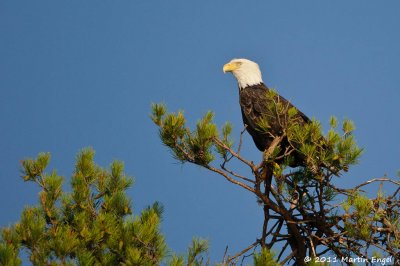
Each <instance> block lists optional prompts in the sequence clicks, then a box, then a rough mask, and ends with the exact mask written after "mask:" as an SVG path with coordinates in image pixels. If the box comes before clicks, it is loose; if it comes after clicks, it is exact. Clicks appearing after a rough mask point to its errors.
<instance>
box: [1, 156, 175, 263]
mask: <svg viewBox="0 0 400 266" xmlns="http://www.w3.org/2000/svg"><path fill="white" fill-rule="evenodd" d="M93 158H94V151H93V150H92V149H84V150H82V151H81V152H80V153H79V155H78V156H77V158H76V165H75V170H74V173H73V175H72V177H71V186H72V190H71V192H64V191H63V189H62V185H63V177H61V176H59V175H58V174H57V172H56V171H52V172H50V173H48V172H46V171H45V169H46V167H47V165H48V164H49V161H50V154H49V153H40V154H39V155H38V156H37V158H36V159H26V160H23V161H22V173H23V179H24V180H25V181H29V182H34V183H36V184H37V185H39V186H40V188H41V191H40V193H39V205H38V206H33V207H27V208H25V209H24V211H23V212H22V215H21V220H20V221H19V222H17V223H16V224H15V225H13V226H11V227H6V228H3V229H2V231H1V238H0V265H9V266H14V265H20V264H21V263H22V260H21V259H20V254H19V253H20V251H21V249H24V250H26V251H27V252H28V255H29V260H30V262H31V263H32V264H33V265H38V266H39V265H40V266H43V265H159V264H160V263H161V261H162V260H163V259H165V258H166V255H167V247H166V244H165V240H164V236H163V235H162V233H161V232H160V221H161V215H162V212H163V207H162V206H161V205H160V204H159V203H157V202H156V203H154V204H153V205H152V206H149V207H147V208H146V209H145V210H143V211H142V212H141V213H140V214H137V215H134V214H132V206H131V201H130V199H129V198H128V197H127V195H126V189H127V188H129V187H130V186H131V185H132V184H133V179H132V178H131V177H129V176H127V175H125V173H124V165H123V163H122V162H119V161H114V162H113V163H112V164H111V166H110V168H109V169H104V168H101V167H100V166H98V165H96V164H95V163H94V160H93Z"/></svg>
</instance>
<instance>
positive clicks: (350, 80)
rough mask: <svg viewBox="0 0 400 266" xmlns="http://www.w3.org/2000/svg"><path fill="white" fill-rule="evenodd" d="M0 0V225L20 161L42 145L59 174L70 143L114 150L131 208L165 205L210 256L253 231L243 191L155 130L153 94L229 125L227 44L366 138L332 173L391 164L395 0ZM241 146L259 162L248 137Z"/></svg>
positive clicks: (256, 225)
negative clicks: (130, 182) (181, 153)
mask: <svg viewBox="0 0 400 266" xmlns="http://www.w3.org/2000/svg"><path fill="white" fill-rule="evenodd" d="M189 2H191V1H53V0H51V1H50V0H48V1H1V2H0V36H1V37H0V122H1V123H0V151H1V152H0V184H1V186H0V225H1V226H4V225H9V224H11V223H13V222H15V221H17V220H18V219H19V214H20V213H21V211H22V209H23V207H24V206H26V205H28V204H31V205H32V204H36V203H37V193H38V189H37V187H36V186H34V185H33V184H25V183H23V181H22V179H21V178H20V177H19V161H20V160H21V159H23V158H26V157H31V156H36V154H37V153H38V152H41V151H49V152H51V154H52V162H51V166H50V168H49V169H52V168H55V169H57V170H58V172H59V174H61V175H63V176H65V177H66V182H67V183H68V180H69V177H70V175H71V172H72V169H73V164H74V157H75V155H76V153H77V152H78V151H79V150H80V149H82V148H83V147H87V146H91V147H93V148H94V149H95V150H96V152H97V154H96V161H97V162H98V163H99V164H100V165H102V166H108V165H109V164H110V163H111V161H112V160H113V159H120V160H123V161H124V162H125V166H126V172H127V173H128V174H130V175H132V176H134V177H135V180H136V183H135V185H134V187H133V188H132V189H130V190H129V196H131V197H132V198H133V204H134V208H135V212H136V213H137V212H139V211H140V210H141V209H143V208H144V207H145V206H146V205H148V204H151V203H152V202H154V201H155V200H158V201H160V202H162V203H163V204H164V206H165V215H164V220H163V225H162V229H163V232H164V233H165V235H166V238H167V242H168V244H169V246H170V247H171V248H172V249H174V250H175V251H178V252H183V251H184V250H185V249H186V247H187V245H188V243H189V242H190V241H191V238H192V236H194V235H197V236H202V237H204V238H208V239H209V240H210V242H211V253H210V255H211V258H212V261H217V260H220V259H221V258H222V256H223V252H224V249H225V246H226V245H229V250H230V252H231V253H234V252H235V251H238V250H240V249H241V248H243V247H245V246H246V245H247V244H250V243H252V242H253V241H254V240H255V239H256V238H257V237H258V236H259V232H260V225H261V224H262V218H261V208H260V207H259V206H258V205H257V204H256V199H255V198H254V197H253V196H252V195H248V194H247V193H245V192H244V191H242V190H241V189H239V188H237V187H234V186H233V185H231V184H229V183H227V182H226V181H225V180H223V179H222V178H221V177H219V176H216V175H213V174H210V173H208V172H207V171H206V170H203V169H201V168H199V167H197V166H193V165H180V164H178V163H176V162H175V161H174V160H173V159H172V158H171V156H170V153H169V151H168V150H167V149H166V148H165V147H164V146H163V145H162V144H161V143H160V140H159V138H158V132H157V129H156V127H155V126H154V125H153V124H152V122H151V120H150V119H149V113H150V104H151V103H152V102H161V101H162V102H165V103H166V104H167V105H168V107H169V109H170V110H173V111H175V110H178V109H183V110H185V114H186V116H187V118H188V120H191V123H192V124H193V123H194V121H195V120H197V119H198V118H199V117H200V116H202V115H203V113H204V112H206V111H207V110H214V111H215V113H216V121H217V122H218V123H220V124H222V123H223V122H224V121H227V120H228V121H231V122H232V123H233V124H234V135H235V137H236V139H237V138H238V136H239V132H240V130H241V129H242V122H241V115H240V110H239V105H238V93H237V88H236V81H235V80H234V78H233V77H232V76H231V75H224V74H223V73H222V65H223V64H224V63H226V62H227V61H229V60H230V59H232V58H234V57H246V58H249V59H252V60H254V61H256V62H258V63H259V65H260V67H261V69H262V71H263V74H264V81H265V83H267V84H268V85H269V86H271V87H274V88H276V89H277V90H278V92H279V93H280V94H282V95H283V96H284V97H286V98H287V99H290V100H291V101H292V102H293V103H294V104H295V105H296V106H297V107H298V108H299V109H301V110H302V111H303V112H304V113H306V114H307V115H308V116H310V117H315V118H316V119H318V120H321V121H322V122H323V125H324V126H325V129H326V128H327V124H328V119H329V117H330V116H331V115H335V116H337V117H338V118H339V119H343V118H350V119H352V120H353V121H354V122H355V124H356V127H357V131H356V132H355V135H356V138H357V140H358V143H359V144H360V145H361V146H362V147H364V148H365V153H364V155H363V157H362V159H361V162H360V164H359V165H358V166H356V167H354V168H352V169H350V172H349V173H347V174H346V175H343V176H342V177H341V178H340V180H339V181H338V183H340V184H341V185H342V186H351V185H353V184H356V183H360V182H362V181H363V180H366V179H367V178H371V177H380V176H382V175H383V174H385V173H387V174H388V175H389V176H391V177H394V176H395V174H396V172H397V171H398V170H399V169H400V164H399V158H400V144H399V143H400V142H399V141H398V132H399V130H400V124H399V116H398V110H399V99H400V90H399V84H400V63H399V62H400V31H399V27H400V16H399V12H400V2H398V1H384V2H382V1H290V2H288V1H287V2H285V3H284V2H282V1H251V2H249V1H248V2H245V1H241V2H239V1H236V2H235V3H234V1H201V3H200V2H196V3H194V2H191V3H189ZM244 145H245V149H244V155H245V156H246V157H248V158H249V159H251V160H254V161H258V160H259V159H260V158H261V154H260V153H259V152H258V150H257V149H256V148H255V147H254V145H253V143H252V141H251V139H250V138H249V137H248V136H246V138H245V140H244Z"/></svg>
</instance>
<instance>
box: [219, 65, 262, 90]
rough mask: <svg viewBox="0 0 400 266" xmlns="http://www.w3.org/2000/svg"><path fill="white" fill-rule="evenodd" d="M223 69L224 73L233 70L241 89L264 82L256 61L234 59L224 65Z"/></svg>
mask: <svg viewBox="0 0 400 266" xmlns="http://www.w3.org/2000/svg"><path fill="white" fill-rule="evenodd" d="M223 71H224V73H226V72H232V74H233V75H234V76H235V77H236V79H237V81H238V84H239V88H240V89H243V88H246V87H249V86H253V85H258V84H261V83H262V82H263V81H262V76H261V71H260V67H259V66H258V64H257V63H256V62H253V61H250V60H248V59H244V58H241V59H232V60H231V61H230V62H229V63H227V64H225V65H224V68H223Z"/></svg>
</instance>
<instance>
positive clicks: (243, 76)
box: [233, 69, 263, 89]
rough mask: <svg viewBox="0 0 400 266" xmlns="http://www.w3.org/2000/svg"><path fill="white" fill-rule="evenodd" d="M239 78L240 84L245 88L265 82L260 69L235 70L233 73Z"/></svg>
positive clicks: (241, 87)
mask: <svg viewBox="0 0 400 266" xmlns="http://www.w3.org/2000/svg"><path fill="white" fill-rule="evenodd" d="M233 74H234V75H235V77H236V79H237V82H238V85H239V88H240V89H244V88H246V87H249V86H253V85H259V84H261V83H263V80H262V77H261V71H259V70H258V69H257V70H256V71H251V72H248V71H246V72H244V71H240V70H238V71H235V72H234V73H233Z"/></svg>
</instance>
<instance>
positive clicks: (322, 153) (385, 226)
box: [151, 95, 400, 265]
mask: <svg viewBox="0 0 400 266" xmlns="http://www.w3.org/2000/svg"><path fill="white" fill-rule="evenodd" d="M268 97H272V98H273V95H272V96H271V95H270V96H268V95H267V98H268ZM272 98H271V99H272ZM268 108H271V110H269V111H270V112H269V113H276V114H277V117H280V118H282V119H280V123H281V125H280V126H281V127H282V128H283V131H282V132H281V135H276V136H273V137H274V141H273V142H272V143H271V145H270V147H267V149H266V150H265V151H264V154H263V155H264V156H263V159H262V161H261V162H260V163H259V164H255V163H253V162H252V161H250V160H248V159H246V158H244V157H243V156H242V155H241V154H240V150H241V145H242V134H243V132H244V130H243V131H242V134H241V135H240V140H239V143H238V144H237V145H236V146H235V145H234V142H233V140H232V136H231V135H232V125H231V124H230V123H226V124H225V125H224V126H222V128H221V129H218V126H217V125H216V124H215V123H214V122H213V118H214V114H213V112H207V113H206V114H205V115H204V117H203V118H202V119H200V120H199V121H198V122H197V124H196V127H195V128H194V129H191V128H189V127H188V126H187V125H186V118H185V116H184V115H183V112H182V111H180V112H178V113H170V112H168V111H167V109H166V106H165V105H164V104H153V106H152V115H151V118H152V120H153V122H154V123H155V124H156V125H157V126H158V128H159V135H160V139H161V141H162V143H163V144H164V145H166V146H167V147H168V148H169V149H170V150H171V151H172V155H173V157H174V158H175V159H177V160H178V161H180V162H182V163H187V162H188V163H193V164H196V165H199V166H201V167H204V168H206V169H208V170H209V171H211V172H214V173H217V174H219V175H220V176H221V177H223V178H225V179H226V180H227V181H229V182H231V183H233V184H234V185H237V186H240V187H241V188H243V189H245V190H246V191H248V192H249V193H250V194H253V195H255V196H256V197H257V199H258V202H259V203H260V205H261V206H262V211H263V213H264V224H263V226H262V228H260V234H259V236H258V237H256V236H255V238H256V239H255V242H254V243H252V244H251V245H250V246H248V247H246V248H244V249H243V250H242V251H239V252H237V253H236V254H234V255H229V256H228V257H227V258H226V259H224V261H223V264H230V265H234V264H236V263H237V262H238V261H239V258H240V257H246V256H248V253H249V252H253V258H254V264H255V265H274V263H275V262H274V261H275V260H276V261H279V262H280V263H282V264H284V263H289V262H294V263H295V264H296V265H306V263H307V262H309V263H310V265H311V264H312V265H314V264H315V263H316V264H318V263H322V264H319V265H326V264H325V263H330V262H335V261H334V260H333V257H334V258H336V259H337V260H341V259H342V258H343V259H344V260H346V258H347V259H351V258H354V257H359V258H362V259H366V260H368V261H370V262H371V261H372V260H373V259H374V258H376V257H377V255H376V254H377V252H379V253H380V256H381V257H382V258H385V257H386V258H388V259H390V260H391V261H390V262H389V261H387V262H386V264H395V263H400V252H399V249H400V182H399V181H398V180H396V179H390V178H387V177H382V178H375V179H371V180H366V181H365V182H364V183H361V184H359V185H358V186H356V187H353V188H347V189H346V188H341V187H338V186H335V185H334V184H335V181H337V180H338V178H349V177H347V176H348V174H346V173H347V172H348V171H349V168H350V166H352V165H354V164H356V163H357V162H358V160H359V158H360V155H361V154H362V152H363V150H362V149H361V148H359V147H358V146H357V144H356V141H355V139H354V136H353V131H354V129H355V127H354V124H353V123H352V122H351V121H350V120H344V121H343V123H342V128H341V129H340V130H338V128H337V127H338V121H337V119H336V118H334V117H332V118H331V120H330V129H329V131H328V132H327V134H325V135H324V134H323V133H322V126H321V123H319V122H318V121H315V120H313V121H312V122H311V123H309V124H306V125H301V124H299V123H298V122H297V121H296V119H295V117H296V116H295V114H296V113H297V110H296V109H295V108H290V109H288V108H287V107H286V106H283V105H282V104H281V105H280V103H274V101H272V100H271V104H270V105H269V107H268ZM258 126H259V129H260V130H265V132H268V127H269V126H270V125H269V124H268V118H267V117H266V118H264V119H262V120H261V121H259V125H258ZM283 139H287V141H288V142H289V146H287V145H286V146H283V145H281V144H283V143H282V140H283ZM282 147H285V150H281V149H282ZM293 151H296V152H295V153H296V154H301V155H302V158H303V160H304V163H303V165H302V166H301V167H296V168H291V167H289V165H290V161H291V160H293V158H292V157H291V154H292V153H293ZM218 157H219V158H218ZM217 158H218V159H217ZM234 160H236V161H239V162H240V163H241V165H239V166H238V164H237V163H235V164H233V163H231V162H232V161H234ZM243 169H248V174H247V175H245V174H243ZM345 174H346V176H345ZM378 182H381V184H382V183H390V184H392V185H393V186H392V187H393V188H394V189H393V191H392V193H386V194H385V193H384V192H383V191H382V188H380V189H379V190H378V195H377V197H375V198H368V197H367V195H366V194H365V193H364V192H363V190H362V189H363V188H364V187H365V186H367V185H373V184H377V183H378ZM256 247H259V248H260V252H254V250H255V248H256ZM274 248H277V249H278V250H279V252H277V255H276V256H275V257H273V256H271V253H270V250H274ZM326 254H328V255H329V254H330V256H331V257H332V260H331V261H329V260H325V261H321V260H319V258H320V257H321V256H328V255H326ZM309 258H310V259H309ZM336 262H337V261H336ZM344 262H345V263H349V264H350V263H351V262H348V261H347V262H346V261H344Z"/></svg>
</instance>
